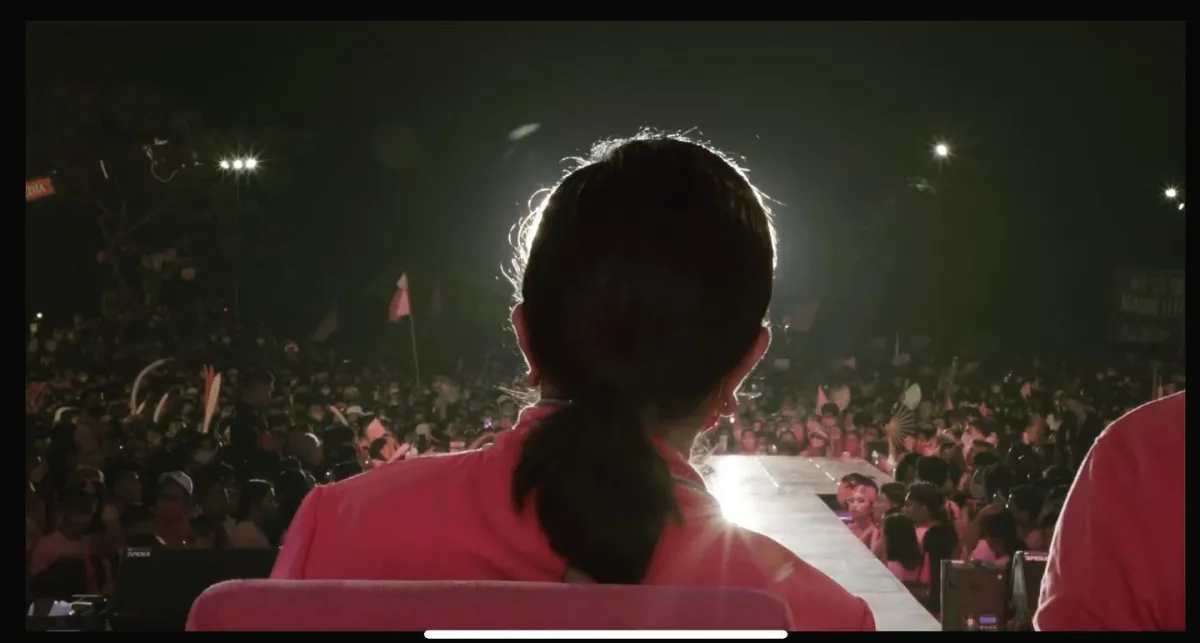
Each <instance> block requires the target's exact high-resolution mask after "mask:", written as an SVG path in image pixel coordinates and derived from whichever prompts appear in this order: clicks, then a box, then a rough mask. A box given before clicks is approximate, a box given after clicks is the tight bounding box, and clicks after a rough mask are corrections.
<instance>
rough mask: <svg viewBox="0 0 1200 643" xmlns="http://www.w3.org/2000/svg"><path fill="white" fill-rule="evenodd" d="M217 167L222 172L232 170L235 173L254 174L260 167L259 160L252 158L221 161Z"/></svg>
mask: <svg viewBox="0 0 1200 643" xmlns="http://www.w3.org/2000/svg"><path fill="white" fill-rule="evenodd" d="M217 166H218V167H220V168H221V169H222V170H232V171H234V172H242V171H247V172H252V171H254V169H255V168H257V167H258V159H256V158H254V157H252V156H245V157H238V158H232V159H221V160H220V161H218V162H217Z"/></svg>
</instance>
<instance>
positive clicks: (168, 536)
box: [154, 471, 192, 549]
mask: <svg viewBox="0 0 1200 643" xmlns="http://www.w3.org/2000/svg"><path fill="white" fill-rule="evenodd" d="M157 482H158V493H157V495H156V496H155V500H154V537H155V539H156V540H158V542H159V544H160V545H162V546H163V547H166V548H167V549H183V548H186V547H188V546H189V544H190V540H191V532H192V527H191V520H190V518H191V515H192V479H191V478H190V477H188V474H186V473H184V472H182V471H169V472H167V473H164V474H162V475H161V476H159V477H158V481H157Z"/></svg>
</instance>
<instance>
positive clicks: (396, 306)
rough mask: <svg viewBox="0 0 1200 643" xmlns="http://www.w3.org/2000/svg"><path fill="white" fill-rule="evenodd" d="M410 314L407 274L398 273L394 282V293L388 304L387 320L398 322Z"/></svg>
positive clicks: (410, 305)
mask: <svg viewBox="0 0 1200 643" xmlns="http://www.w3.org/2000/svg"><path fill="white" fill-rule="evenodd" d="M411 314H412V304H411V303H409V299H408V275H400V281H397V282H396V294H395V295H392V303H391V304H390V305H389V306H388V321H389V322H398V321H400V320H401V319H402V318H404V317H408V316H409V315H411Z"/></svg>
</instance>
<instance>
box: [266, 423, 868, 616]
mask: <svg viewBox="0 0 1200 643" xmlns="http://www.w3.org/2000/svg"><path fill="white" fill-rule="evenodd" d="M552 411H553V408H552V407H548V406H545V407H531V408H527V409H525V410H524V411H523V412H522V413H521V418H520V421H519V422H518V424H517V426H516V427H515V428H514V429H512V430H510V431H505V432H503V433H502V434H500V435H499V437H498V438H497V439H496V442H495V443H494V444H493V446H492V447H491V448H490V449H484V450H482V451H469V452H465V453H457V454H449V455H443V456H437V457H431V458H421V459H419V460H409V461H404V462H398V463H393V464H390V465H387V466H385V467H381V468H379V469H375V470H373V471H369V472H367V473H364V474H362V475H359V476H355V477H353V478H350V479H348V480H344V481H342V482H339V483H336V484H332V485H326V486H322V487H317V488H316V489H315V490H313V492H312V493H310V494H309V495H308V497H307V498H306V499H305V500H304V503H303V504H302V505H301V507H300V511H299V512H298V513H297V514H296V517H295V520H294V521H293V522H292V525H291V529H289V531H288V538H287V542H286V543H285V544H284V546H283V549H282V550H281V551H280V554H279V558H278V560H277V561H276V563H275V569H274V570H273V572H272V574H271V576H272V578H308V579H365V580H523V581H542V582H558V581H561V580H563V579H564V578H565V577H566V575H567V564H566V562H565V561H564V560H563V559H562V558H560V557H559V556H558V555H557V554H555V553H554V551H553V550H551V549H550V545H549V543H548V542H547V538H546V535H545V534H544V533H543V532H542V530H541V527H540V525H539V524H538V521H537V517H536V514H535V512H534V511H533V508H532V507H528V508H527V509H526V510H525V511H524V512H522V513H521V514H517V513H516V512H515V510H514V508H513V503H512V494H511V487H510V479H511V477H512V472H513V469H514V468H515V467H516V463H517V460H518V458H519V456H520V451H521V441H522V439H523V438H524V436H525V435H526V434H527V433H528V431H529V429H530V427H531V426H532V425H533V424H534V423H536V422H537V421H538V420H539V419H540V418H541V417H544V416H545V414H547V413H549V412H552ZM660 452H661V454H662V456H663V458H664V459H665V460H666V462H667V464H668V466H669V467H670V469H671V471H672V473H673V474H674V475H675V477H676V480H677V484H676V487H675V488H676V492H675V494H676V500H677V501H678V503H679V507H680V510H681V512H682V513H683V516H684V520H683V522H682V524H675V523H668V525H667V527H666V529H665V531H664V533H663V536H662V540H661V542H660V543H659V547H658V550H657V551H656V552H655V555H654V558H653V560H652V561H651V564H650V569H649V572H648V573H647V575H646V578H645V579H644V581H643V582H644V583H645V584H651V585H680V586H695V585H700V586H732V587H747V588H756V589H765V590H767V591H769V592H772V593H774V594H776V595H777V596H779V597H780V598H782V599H783V600H784V601H786V602H787V604H788V606H789V607H790V608H791V611H792V615H793V617H794V620H795V625H796V627H797V629H803V630H851V631H862V630H874V629H875V619H874V617H873V615H872V614H871V610H870V609H869V608H868V607H867V604H866V602H864V601H863V600H862V599H861V598H858V597H856V596H854V595H852V594H850V593H849V592H847V591H846V590H845V589H843V588H842V587H841V586H840V585H838V584H837V583H836V582H834V581H833V580H832V579H830V578H829V577H828V576H826V575H824V574H823V573H821V572H819V571H817V570H816V569H814V568H813V567H812V566H810V565H809V564H807V563H805V562H804V561H803V560H801V559H800V558H799V557H797V556H796V555H795V554H793V553H792V552H791V551H789V550H788V549H786V548H785V547H783V546H782V545H780V544H779V543H777V542H775V541H774V540H771V539H770V538H767V537H766V536H763V535H761V534H758V533H756V532H753V531H750V530H748V529H745V528H742V527H739V526H737V525H734V524H733V523H731V522H729V521H727V520H725V519H724V517H723V516H722V514H721V510H720V507H719V506H718V505H717V503H716V500H715V499H714V498H713V497H712V496H710V495H709V494H708V493H707V491H706V490H705V487H704V481H703V479H702V478H701V477H700V475H699V474H698V473H697V472H696V471H695V469H693V468H692V467H691V466H690V465H689V464H688V462H687V460H686V459H685V458H684V457H683V456H682V455H681V454H679V453H678V452H676V451H675V450H673V449H671V448H668V447H665V446H662V445H660Z"/></svg>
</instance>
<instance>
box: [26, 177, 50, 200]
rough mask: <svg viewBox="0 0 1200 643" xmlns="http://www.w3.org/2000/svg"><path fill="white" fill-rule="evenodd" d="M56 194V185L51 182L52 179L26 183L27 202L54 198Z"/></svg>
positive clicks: (47, 178) (44, 178)
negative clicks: (49, 197)
mask: <svg viewBox="0 0 1200 643" xmlns="http://www.w3.org/2000/svg"><path fill="white" fill-rule="evenodd" d="M53 194H54V183H53V182H52V181H50V177H42V178H40V179H33V180H32V181H26V182H25V202H26V203H28V202H30V201H37V200H38V199H41V198H45V197H48V196H52V195H53Z"/></svg>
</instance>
